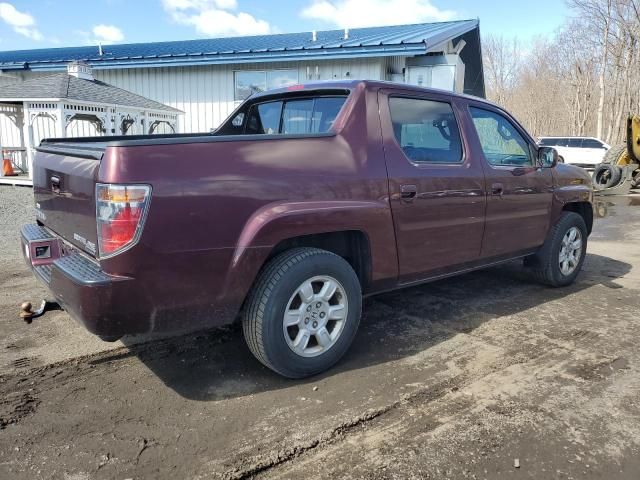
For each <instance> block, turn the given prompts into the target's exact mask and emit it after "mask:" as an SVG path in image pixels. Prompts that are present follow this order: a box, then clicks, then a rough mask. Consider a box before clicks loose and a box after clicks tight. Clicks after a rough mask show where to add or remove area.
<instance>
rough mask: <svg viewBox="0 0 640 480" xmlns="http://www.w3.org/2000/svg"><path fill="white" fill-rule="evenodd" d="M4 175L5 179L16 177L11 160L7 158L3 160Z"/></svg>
mask: <svg viewBox="0 0 640 480" xmlns="http://www.w3.org/2000/svg"><path fill="white" fill-rule="evenodd" d="M2 174H3V175H4V176H5V177H15V176H16V172H14V171H13V165H11V159H10V158H5V159H4V160H2Z"/></svg>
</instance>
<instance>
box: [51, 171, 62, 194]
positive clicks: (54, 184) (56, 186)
mask: <svg viewBox="0 0 640 480" xmlns="http://www.w3.org/2000/svg"><path fill="white" fill-rule="evenodd" d="M49 180H50V181H51V190H52V191H53V193H60V177H57V176H55V175H52V176H51V178H50V179H49Z"/></svg>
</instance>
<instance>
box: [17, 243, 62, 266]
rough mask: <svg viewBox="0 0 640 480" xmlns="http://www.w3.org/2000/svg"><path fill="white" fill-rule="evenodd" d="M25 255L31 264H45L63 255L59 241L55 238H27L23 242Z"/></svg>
mask: <svg viewBox="0 0 640 480" xmlns="http://www.w3.org/2000/svg"><path fill="white" fill-rule="evenodd" d="M25 255H26V256H27V260H28V261H29V262H30V263H31V265H33V266H34V267H35V266H39V265H47V264H49V263H53V261H54V260H56V259H58V258H60V257H61V256H62V255H63V252H62V246H61V242H60V241H59V240H58V239H57V238H52V239H47V240H29V241H27V242H26V244H25Z"/></svg>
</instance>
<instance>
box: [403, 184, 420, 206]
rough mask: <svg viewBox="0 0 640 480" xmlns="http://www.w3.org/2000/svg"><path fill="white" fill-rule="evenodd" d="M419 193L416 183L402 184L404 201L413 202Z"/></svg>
mask: <svg viewBox="0 0 640 480" xmlns="http://www.w3.org/2000/svg"><path fill="white" fill-rule="evenodd" d="M416 195H418V187H416V186H415V185H400V199H401V200H402V201H403V202H412V201H413V199H414V198H416Z"/></svg>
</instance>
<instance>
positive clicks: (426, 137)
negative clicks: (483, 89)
mask: <svg viewBox="0 0 640 480" xmlns="http://www.w3.org/2000/svg"><path fill="white" fill-rule="evenodd" d="M379 101H380V117H381V122H382V127H383V128H382V131H383V142H384V151H385V160H386V163H387V170H388V173H389V190H390V194H391V208H392V213H393V221H394V224H395V231H396V242H397V249H398V259H399V270H400V281H401V282H402V283H406V282H411V281H416V280H421V279H424V278H427V277H433V276H436V275H439V274H443V273H447V272H449V271H452V270H456V269H459V268H460V267H461V266H462V265H464V264H465V263H468V262H473V261H475V260H477V259H478V258H479V255H480V248H481V243H482V234H483V229H484V215H485V202H486V197H485V184H484V176H483V171H482V166H481V164H480V162H478V161H477V159H476V161H472V159H471V158H470V156H469V155H468V152H469V146H468V143H467V141H466V140H465V138H464V136H462V135H461V133H460V132H461V130H465V129H464V128H460V113H459V112H458V108H457V107H456V105H455V104H454V103H452V99H451V97H450V96H448V95H445V94H442V95H441V94H436V93H424V94H422V93H417V92H414V91H412V92H409V91H407V92H406V93H402V91H398V90H394V91H393V92H391V91H381V92H380V96H379ZM467 121H468V120H467ZM467 128H473V127H472V125H469V126H467Z"/></svg>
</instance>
